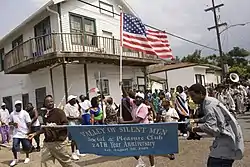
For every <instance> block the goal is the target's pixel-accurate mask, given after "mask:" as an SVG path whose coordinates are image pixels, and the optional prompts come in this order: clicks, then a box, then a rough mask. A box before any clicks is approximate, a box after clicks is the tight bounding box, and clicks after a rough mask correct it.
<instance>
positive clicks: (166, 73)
mask: <svg viewBox="0 0 250 167" xmlns="http://www.w3.org/2000/svg"><path fill="white" fill-rule="evenodd" d="M165 77H166V89H167V91H169V87H168V71H165Z"/></svg>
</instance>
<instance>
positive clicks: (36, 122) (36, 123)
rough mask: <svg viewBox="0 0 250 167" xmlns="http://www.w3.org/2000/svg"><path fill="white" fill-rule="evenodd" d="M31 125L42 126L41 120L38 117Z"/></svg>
mask: <svg viewBox="0 0 250 167" xmlns="http://www.w3.org/2000/svg"><path fill="white" fill-rule="evenodd" d="M31 126H40V122H39V120H38V118H37V120H36V121H35V122H34V123H33V124H32V125H31Z"/></svg>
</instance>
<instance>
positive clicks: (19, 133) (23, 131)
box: [10, 100, 31, 166]
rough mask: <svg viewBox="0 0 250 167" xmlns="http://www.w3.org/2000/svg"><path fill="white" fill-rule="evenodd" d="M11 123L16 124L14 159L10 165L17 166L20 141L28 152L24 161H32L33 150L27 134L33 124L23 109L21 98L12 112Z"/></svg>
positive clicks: (13, 147)
mask: <svg viewBox="0 0 250 167" xmlns="http://www.w3.org/2000/svg"><path fill="white" fill-rule="evenodd" d="M10 125H12V126H14V130H13V146H12V152H13V155H14V160H13V161H12V162H11V163H10V166H15V165H16V164H17V163H18V158H17V153H18V152H19V151H20V143H22V148H23V150H24V151H25V153H26V158H25V160H24V163H25V164H27V163H29V161H30V159H29V152H30V151H31V144H30V141H29V140H28V136H27V134H28V133H29V129H30V126H31V118H30V116H29V113H28V112H27V111H25V110H22V101H20V100H17V101H16V102H15V110H14V111H13V112H12V113H11V114H10Z"/></svg>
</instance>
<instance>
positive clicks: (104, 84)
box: [96, 79, 110, 96]
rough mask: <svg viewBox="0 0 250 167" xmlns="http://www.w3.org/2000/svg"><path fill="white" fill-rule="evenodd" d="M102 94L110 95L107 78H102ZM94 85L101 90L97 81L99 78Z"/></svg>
mask: <svg viewBox="0 0 250 167" xmlns="http://www.w3.org/2000/svg"><path fill="white" fill-rule="evenodd" d="M101 82H102V94H103V95H105V96H108V95H110V93H109V80H108V79H102V80H101ZM96 87H97V88H98V89H99V90H101V85H100V83H99V80H96Z"/></svg>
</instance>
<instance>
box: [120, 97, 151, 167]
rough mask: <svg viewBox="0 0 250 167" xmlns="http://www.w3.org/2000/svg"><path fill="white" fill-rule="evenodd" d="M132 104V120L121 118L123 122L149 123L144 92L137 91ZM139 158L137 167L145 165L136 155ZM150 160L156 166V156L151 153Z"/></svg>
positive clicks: (131, 101) (131, 100)
mask: <svg viewBox="0 0 250 167" xmlns="http://www.w3.org/2000/svg"><path fill="white" fill-rule="evenodd" d="M130 104H131V106H132V113H131V115H132V117H133V120H132V121H124V120H123V119H122V118H120V121H119V122H120V123H121V124H137V123H144V124H149V120H148V115H149V112H148V107H147V105H146V104H144V94H143V93H136V95H135V100H133V99H131V98H130ZM135 158H136V159H137V160H138V164H137V165H136V167H145V163H144V162H143V161H142V159H141V158H140V157H135ZM149 161H150V164H151V166H152V167H154V166H155V165H154V156H153V155H149Z"/></svg>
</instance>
